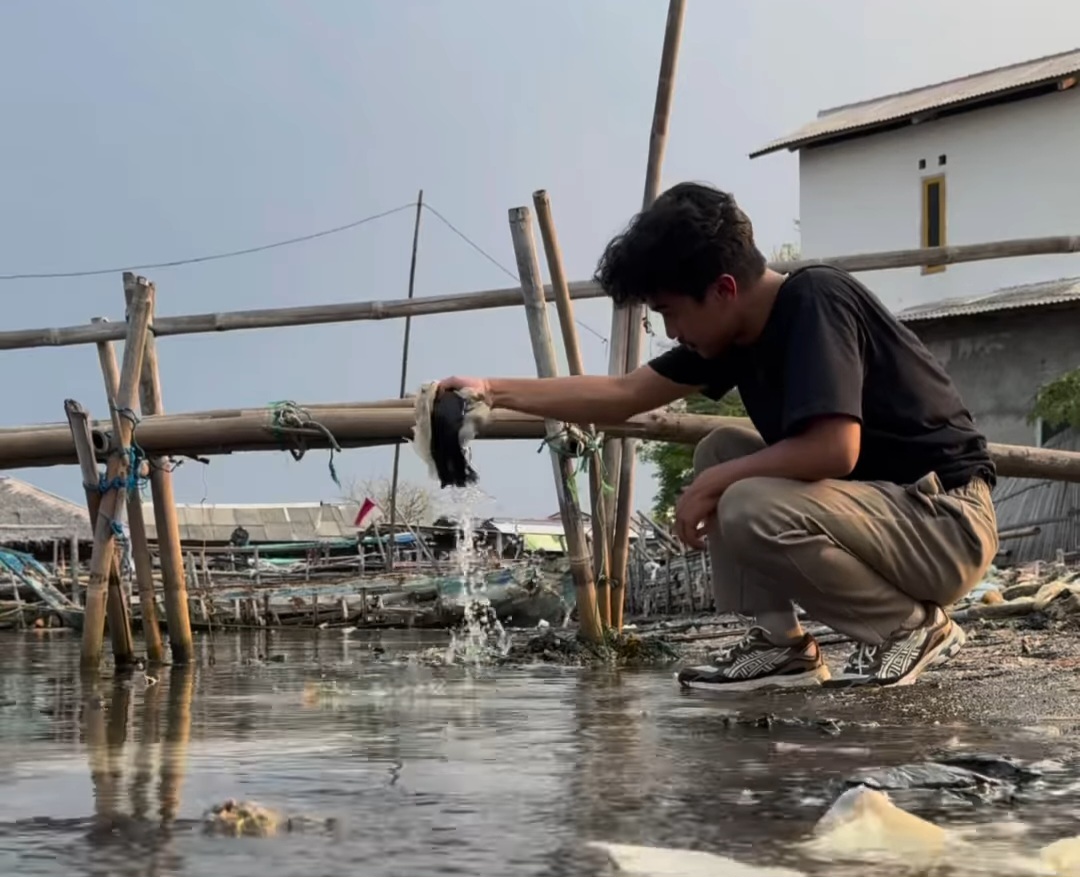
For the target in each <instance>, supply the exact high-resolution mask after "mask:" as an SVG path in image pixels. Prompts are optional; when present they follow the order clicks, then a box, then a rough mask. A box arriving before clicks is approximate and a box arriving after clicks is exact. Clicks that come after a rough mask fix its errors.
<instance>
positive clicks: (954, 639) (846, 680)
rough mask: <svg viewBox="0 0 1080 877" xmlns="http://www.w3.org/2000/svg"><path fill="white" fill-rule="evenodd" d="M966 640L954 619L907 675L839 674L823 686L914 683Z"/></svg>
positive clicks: (949, 659) (945, 660) (947, 657)
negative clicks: (894, 678)
mask: <svg viewBox="0 0 1080 877" xmlns="http://www.w3.org/2000/svg"><path fill="white" fill-rule="evenodd" d="M966 642H967V634H966V633H964V628H962V627H961V626H960V625H958V624H957V623H956V622H955V621H954V622H952V624H951V628H950V631H949V633H948V634H947V635H946V637H945V639H943V640H942V641H941V642H940V643H939V644H938V645H937V646H936V647H935V648H933V649H931V650H930V651H929V652H927V653H926V654H925V655H923V657H922V658H921V659H920V660H919V662H918V663H917V664H915V666H914V667H912V668H911V669H910V670H908V672H907V675H906V676H904V677H903V678H901V679H898V680H897V681H896V682H878V681H877V680H876V679H874V678H873V677H867V676H840V677H838V678H836V679H832V680H830V681H828V682H826V683H824V687H825V688H854V687H856V686H864V685H873V686H876V687H878V688H896V687H898V686H905V685H914V684H915V683H916V682H917V681H918V680H919V677H920V676H922V674H923V672H924V671H926V670H929V669H930V668H931V667H940V666H941V665H942V664H946V663H948V662H949V661H951V660H952V659H953V658H954V657H956V654H957V652H959V651H960V650H961V649H962V648H963V647H964V644H965V643H966Z"/></svg>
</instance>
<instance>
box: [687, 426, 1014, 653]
mask: <svg viewBox="0 0 1080 877" xmlns="http://www.w3.org/2000/svg"><path fill="white" fill-rule="evenodd" d="M764 446H765V445H764V442H763V441H762V439H761V437H760V436H759V435H758V434H757V433H756V432H754V431H752V430H749V429H743V428H740V427H721V428H719V429H717V430H715V431H713V432H712V433H711V434H710V435H708V436H706V437H705V438H704V439H702V441H701V442H700V443H699V444H698V446H697V449H696V450H695V452H694V471H695V473H700V472H701V471H703V470H704V469H707V468H709V467H710V466H715V465H716V464H718V463H723V462H725V461H727V460H732V459H734V458H736V457H742V456H746V455H748V454H751V453H753V452H755V451H757V450H759V449H761V448H763V447H764ZM708 537H709V538H708V546H709V555H710V558H711V560H712V579H713V580H712V584H713V595H714V598H715V600H716V611H717V612H720V613H726V612H735V613H740V614H744V615H750V616H753V615H758V614H765V613H776V612H789V611H790V610H791V604H792V601H795V602H797V603H798V604H799V605H800V606H801V607H802V608H803V609H804V610H806V613H807V615H809V616H810V617H811V618H813V619H814V620H815V621H819V622H821V623H822V624H825V625H828V626H829V627H831V628H833V629H834V630H837V631H840V632H841V633H845V634H847V635H848V636H851V637H853V638H855V639H856V640H858V641H860V642H866V643H874V644H876V643H880V642H881V641H882V640H883V639H885V638H887V637H888V636H889V635H890V634H892V633H894V632H896V631H898V630H899V629H900V628H901V626H903V625H904V622H905V621H907V620H908V619H909V618H911V617H913V616H917V614H918V605H917V604H918V603H919V602H929V603H936V604H938V605H939V606H945V605H947V604H949V603H952V602H954V601H955V600H957V599H959V598H960V597H962V596H964V595H965V594H967V593H968V592H969V591H970V590H971V589H972V588H974V587H975V585H977V584H978V583H979V581H980V579H981V578H982V576H983V575H984V573H985V572H986V570H987V568H988V567H989V566H990V564H991V562H992V561H993V558H994V556H995V554H996V553H997V549H998V538H997V519H996V516H995V514H994V506H993V503H992V502H991V499H990V486H989V485H988V484H986V482H984V481H982V480H981V479H975V480H974V481H972V482H971V483H969V484H968V485H966V486H964V487H960V488H957V489H956V490H953V491H949V492H945V491H943V490H942V489H941V482H940V481H939V480H938V477H937V475H934V474H931V475H928V476H926V477H924V478H922V479H921V480H920V481H919V482H918V483H917V484H914V485H907V486H905V485H900V484H893V483H890V482H884V481H864V482H858V481H842V480H825V481H818V482H805V481H796V480H790V479H786V478H747V479H744V480H742V481H738V482H736V483H735V484H733V485H732V486H731V487H730V488H728V490H727V491H726V492H725V493H724V496H723V497H722V498H721V500H720V503H719V505H718V507H717V516H716V520H715V524H714V525H713V526H711V527H710V529H709V532H708Z"/></svg>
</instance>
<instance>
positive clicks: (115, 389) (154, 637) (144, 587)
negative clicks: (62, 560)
mask: <svg viewBox="0 0 1080 877" xmlns="http://www.w3.org/2000/svg"><path fill="white" fill-rule="evenodd" d="M104 319H105V318H104V317H93V318H92V319H91V320H90V322H91V323H100V322H104ZM97 349H98V360H99V361H100V362H101V374H102V376H103V377H104V379H105V394H106V396H107V397H108V400H109V407H110V408H112V407H113V406H114V404H115V400H116V397H117V394H118V393H119V392H120V368H119V366H118V365H117V363H116V351H115V350H114V349H113V345H112V342H111V341H99V342H98V345H97ZM143 361H144V362H145V361H146V351H145V350H144V351H143ZM87 435H89V432H87ZM90 452H91V453H93V449H92V448H91V449H90ZM95 470H96V466H95ZM92 515H93V513H91V519H92ZM127 516H128V531H129V533H130V536H131V554H132V559H133V560H134V561H135V581H136V583H137V584H138V586H139V610H140V615H141V617H142V630H143V639H144V640H145V641H146V659H147V660H148V661H149V662H150V663H152V664H160V663H161V662H162V661H163V660H164V659H165V647H164V646H163V645H162V642H161V626H160V625H159V624H158V617H157V602H156V599H155V595H154V568H153V564H152V563H151V561H150V546H149V545H148V544H147V541H146V521H145V520H143V507H142V496H141V495H140V494H139V493H138V492H135V493H130V494H128V497H127ZM117 572H119V570H117ZM112 580H113V574H112V573H110V575H109V606H110V609H111V606H112V601H113V592H114V587H113V581H112ZM119 585H120V582H119V575H117V582H116V588H115V590H117V591H118V590H119ZM125 614H126V613H125ZM109 623H110V625H111V624H112V619H111V614H110V622H109Z"/></svg>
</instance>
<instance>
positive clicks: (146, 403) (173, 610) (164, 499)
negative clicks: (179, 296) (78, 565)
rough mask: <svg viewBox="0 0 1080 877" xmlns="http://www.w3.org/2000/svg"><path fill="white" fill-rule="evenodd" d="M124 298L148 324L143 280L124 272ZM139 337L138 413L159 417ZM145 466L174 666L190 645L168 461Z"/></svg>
mask: <svg viewBox="0 0 1080 877" xmlns="http://www.w3.org/2000/svg"><path fill="white" fill-rule="evenodd" d="M124 296H125V298H126V299H127V300H128V301H129V302H131V303H134V302H135V301H137V300H139V298H140V297H144V296H145V297H146V298H147V299H148V301H149V307H148V317H149V320H150V321H152V320H153V312H154V307H155V304H156V302H155V289H154V285H153V284H152V283H148V282H147V280H146V278H145V277H136V276H135V275H134V274H132V273H131V272H130V271H125V272H124ZM129 307H131V305H129ZM143 335H144V336H145V338H146V355H145V356H144V357H143V362H142V372H141V376H140V380H139V395H140V399H141V402H142V413H143V415H144V416H149V415H157V414H164V413H165V405H164V403H163V402H162V400H161V376H160V375H159V373H158V361H157V347H156V345H155V343H154V336H153V332H152V330H151V329H149V328H144V331H143ZM147 463H148V464H149V466H150V493H151V496H152V498H153V502H154V525H155V528H156V530H157V542H158V551H159V552H160V558H161V580H162V587H163V590H164V596H165V622H166V624H167V625H168V627H169V650H170V651H171V652H172V659H173V663H174V664H186V663H188V662H190V661H192V660H194V658H195V644H194V642H193V640H192V638H191V618H190V615H189V613H188V598H187V585H186V582H185V579H184V556H183V554H182V552H181V550H180V525H179V522H178V521H177V519H176V500H175V499H174V498H173V485H172V461H171V460H170V459H169V458H168V457H160V456H150V457H149V458H148V459H147Z"/></svg>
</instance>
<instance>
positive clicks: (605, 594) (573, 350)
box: [533, 189, 611, 627]
mask: <svg viewBox="0 0 1080 877" xmlns="http://www.w3.org/2000/svg"><path fill="white" fill-rule="evenodd" d="M533 206H534V207H535V208H536V224H537V225H538V226H540V238H541V240H542V241H543V244H544V254H545V256H546V257H547V263H548V274H549V275H550V276H551V287H552V289H553V290H554V291H555V309H556V310H557V311H558V314H559V326H560V328H561V329H562V337H563V346H564V347H565V349H566V364H567V366H568V367H569V369H570V374H572V375H583V374H585V363H584V361H583V360H582V358H581V345H580V344H579V343H578V334H577V326H576V325H575V323H574V303H573V302H572V301H571V299H570V287H569V285H568V284H567V282H566V272H565V271H564V270H563V260H562V248H561V247H560V246H559V237H558V234H557V233H556V231H555V217H554V216H553V215H552V212H551V198H550V197H549V196H548V193H547V192H546V191H545V190H544V189H539V190H537V191H535V192H533ZM586 433H587V435H588V436H589V438H590V439H592V440H595V439H596V427H595V426H594V425H592V424H590V425H589V426H588V428H587V430H586ZM587 462H588V467H589V500H590V508H591V510H592V550H593V577H594V581H595V582H596V604H597V608H598V609H599V611H600V623H601V624H603V625H604V626H605V627H609V626H610V625H611V598H610V593H611V592H610V590H609V587H608V583H609V576H610V570H611V543H610V540H609V538H608V536H609V533H608V528H607V524H606V522H607V520H608V518H607V511H608V510H607V507H606V505H605V502H604V462H603V455H602V454H601V452H600V451H598V450H595V451H594V450H590V451H589V453H588V457H587Z"/></svg>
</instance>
